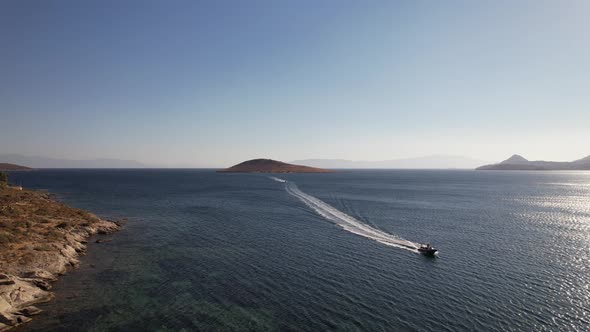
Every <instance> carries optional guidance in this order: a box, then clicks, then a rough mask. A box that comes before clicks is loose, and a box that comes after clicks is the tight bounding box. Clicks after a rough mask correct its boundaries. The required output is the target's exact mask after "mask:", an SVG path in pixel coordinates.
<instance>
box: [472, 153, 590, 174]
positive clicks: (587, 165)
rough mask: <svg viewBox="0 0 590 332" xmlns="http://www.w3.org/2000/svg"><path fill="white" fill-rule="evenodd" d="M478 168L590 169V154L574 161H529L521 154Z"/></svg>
mask: <svg viewBox="0 0 590 332" xmlns="http://www.w3.org/2000/svg"><path fill="white" fill-rule="evenodd" d="M476 169H477V170H484V171H485V170H493V171H499V170H516V171H560V170H590V156H588V157H586V158H582V159H578V160H574V161H570V162H568V161H563V162H562V161H544V160H536V161H529V160H527V159H525V158H524V157H522V156H520V155H517V154H515V155H513V156H512V157H510V158H508V159H506V160H504V161H502V162H500V163H498V164H491V165H485V166H481V167H478V168H476Z"/></svg>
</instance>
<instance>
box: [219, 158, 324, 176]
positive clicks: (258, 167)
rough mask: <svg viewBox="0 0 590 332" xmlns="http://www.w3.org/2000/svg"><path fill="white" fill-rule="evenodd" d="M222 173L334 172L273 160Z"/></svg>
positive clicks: (239, 166)
mask: <svg viewBox="0 0 590 332" xmlns="http://www.w3.org/2000/svg"><path fill="white" fill-rule="evenodd" d="M218 172H221V173H332V172H334V171H331V170H327V169H323V168H316V167H309V166H301V165H293V164H287V163H284V162H282V161H277V160H272V159H252V160H248V161H244V162H242V163H239V164H237V165H234V166H232V167H229V168H226V169H222V170H219V171H218Z"/></svg>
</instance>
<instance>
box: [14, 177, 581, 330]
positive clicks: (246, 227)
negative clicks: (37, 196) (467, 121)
mask: <svg viewBox="0 0 590 332" xmlns="http://www.w3.org/2000/svg"><path fill="white" fill-rule="evenodd" d="M10 176H11V180H12V181H13V182H16V183H22V184H23V186H25V187H29V188H35V189H46V190H48V191H50V192H51V193H54V194H56V195H57V197H58V198H59V199H60V200H62V201H64V202H66V203H67V204H70V205H72V206H76V207H79V208H83V209H86V210H89V211H92V212H94V213H96V214H98V215H100V216H102V217H108V218H127V219H128V221H127V223H126V224H125V227H124V229H123V230H122V231H120V232H118V233H116V234H114V235H112V236H109V238H111V239H112V241H111V242H107V243H101V244H97V243H94V242H92V241H91V242H90V243H89V248H88V249H89V250H88V254H87V255H86V256H85V257H83V258H82V264H81V267H80V268H79V269H77V270H74V271H72V272H70V273H69V274H67V275H65V276H62V277H61V278H60V280H59V281H58V282H57V283H56V284H55V287H54V289H55V292H56V299H55V300H54V301H52V302H51V303H48V304H44V305H41V307H42V308H43V309H44V310H45V312H44V313H43V314H41V315H40V316H38V317H37V318H36V319H34V320H33V322H32V323H29V324H28V325H26V326H25V327H24V328H22V331H323V330H330V331H588V330H590V172H476V171H442V170H441V171H426V170H372V171H368V170H363V171H342V172H339V173H334V174H285V175H278V176H277V178H279V179H281V180H286V181H287V182H280V181H277V179H272V178H271V177H269V176H268V175H263V174H221V173H215V172H214V171H213V170H38V171H33V172H13V173H12V174H11V175H10ZM302 195H304V196H302ZM351 223H352V224H351ZM351 225H352V226H351ZM375 232H378V234H380V235H378V236H377V235H375V234H376V233H375ZM425 242H431V243H432V244H433V245H435V246H436V247H437V248H438V249H439V250H440V253H439V255H438V257H436V258H428V257H425V256H422V255H419V254H417V253H416V252H415V251H414V250H412V249H411V246H412V245H413V244H417V243H425Z"/></svg>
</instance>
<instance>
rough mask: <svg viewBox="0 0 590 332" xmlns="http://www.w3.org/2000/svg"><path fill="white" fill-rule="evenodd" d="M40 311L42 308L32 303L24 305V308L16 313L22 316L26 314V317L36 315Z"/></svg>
mask: <svg viewBox="0 0 590 332" xmlns="http://www.w3.org/2000/svg"><path fill="white" fill-rule="evenodd" d="M41 312H43V310H41V309H39V308H37V307H35V306H34V305H30V306H28V307H26V308H24V309H22V310H20V311H18V312H17V314H21V315H24V316H27V317H28V316H35V315H38V314H40V313H41Z"/></svg>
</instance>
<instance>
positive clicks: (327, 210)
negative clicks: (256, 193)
mask: <svg viewBox="0 0 590 332" xmlns="http://www.w3.org/2000/svg"><path fill="white" fill-rule="evenodd" d="M270 178H271V179H272V180H274V181H277V182H282V183H285V189H286V190H287V192H288V193H289V194H290V195H292V196H295V197H297V198H298V199H299V200H301V201H302V202H303V203H304V204H305V205H307V206H309V207H310V208H312V209H313V210H315V211H316V212H317V213H318V214H319V215H321V216H322V217H324V218H326V219H327V220H329V221H331V222H333V223H334V224H336V225H338V226H340V227H342V228H343V229H345V230H347V231H349V232H351V233H353V234H356V235H360V236H363V237H366V238H368V239H371V240H374V241H377V242H379V243H382V244H384V245H387V246H391V247H396V248H401V249H406V250H410V251H412V252H416V253H417V252H418V251H417V250H416V249H418V247H419V246H420V245H419V244H418V243H414V242H411V241H408V240H404V239H402V238H400V237H398V236H396V235H393V234H389V233H387V232H384V231H382V230H379V229H376V228H373V227H371V226H369V225H367V224H365V223H363V222H361V221H359V220H357V219H355V218H353V217H351V216H349V215H347V214H346V213H344V212H342V211H340V210H338V209H336V208H335V207H333V206H331V205H330V204H328V203H326V202H324V201H322V200H320V199H318V198H315V197H313V196H311V195H308V194H306V193H304V192H303V191H301V190H300V189H299V188H298V187H297V185H296V184H295V183H293V182H289V181H286V180H283V179H279V178H276V177H274V176H272V177H270Z"/></svg>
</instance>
